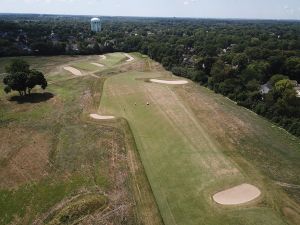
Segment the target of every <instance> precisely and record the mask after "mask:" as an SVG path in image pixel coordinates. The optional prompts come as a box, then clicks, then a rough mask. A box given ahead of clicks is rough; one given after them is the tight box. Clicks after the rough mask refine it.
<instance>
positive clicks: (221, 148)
mask: <svg viewBox="0 0 300 225" xmlns="http://www.w3.org/2000/svg"><path fill="white" fill-rule="evenodd" d="M144 60H145V64H148V65H149V67H148V69H147V70H144V71H137V70H136V71H131V72H126V73H122V74H120V75H116V76H113V77H111V78H109V79H108V80H107V81H106V82H105V85H104V92H103V97H102V100H101V105H100V109H99V112H100V113H103V114H105V115H114V116H118V117H124V118H126V119H127V120H128V122H129V125H130V127H131V130H132V132H133V135H134V138H135V141H136V144H137V148H138V150H139V152H140V155H141V159H142V162H143V165H144V167H145V170H146V173H147V176H148V179H149V181H150V184H151V187H152V190H153V192H154V195H155V197H156V201H157V203H158V206H159V209H160V212H161V215H162V217H163V220H164V223H165V224H167V225H169V224H182V225H190V224H195V225H198V224H287V221H292V222H297V221H298V222H299V220H298V219H299V217H298V216H299V214H298V215H297V213H299V205H297V203H295V201H293V200H292V199H290V198H289V197H288V196H286V194H285V193H284V192H283V191H282V189H281V188H279V187H277V186H276V184H274V183H272V182H271V180H270V178H272V179H273V177H271V176H268V175H269V174H267V173H264V174H263V172H265V171H263V168H264V166H265V165H273V164H276V163H278V162H279V161H277V160H276V159H275V161H272V162H265V165H255V166H257V167H255V166H253V164H256V163H257V161H255V162H253V161H251V159H250V157H251V156H249V155H248V156H247V155H243V151H242V150H239V149H238V147H239V146H238V145H233V144H232V145H231V146H229V145H224V144H223V142H224V141H223V140H222V138H227V135H226V133H227V132H232V134H233V131H230V129H231V126H233V129H234V128H235V127H237V128H239V129H243V127H242V126H238V125H239V124H237V125H236V124H226V125H225V127H222V126H220V127H218V123H220V124H221V121H222V118H218V117H217V115H216V111H214V108H221V111H222V114H224V113H225V112H226V110H229V109H230V108H234V110H236V111H238V112H241V113H242V115H244V116H245V114H246V116H245V117H244V119H245V121H243V120H241V118H238V116H237V115H236V114H233V119H239V120H240V123H249V121H247V118H248V117H249V118H252V117H251V116H252V115H251V114H252V113H251V112H248V111H246V110H244V109H243V108H240V107H237V106H236V105H234V104H233V103H231V102H230V103H228V102H229V101H228V100H227V99H225V98H223V97H218V99H222V100H220V102H218V101H216V100H215V98H216V96H217V95H215V94H213V93H211V92H208V91H206V90H203V89H200V88H199V87H198V89H199V90H198V92H197V91H196V90H195V89H193V91H194V92H195V93H197V94H198V96H197V97H198V98H200V99H201V98H207V99H208V100H203V101H204V102H203V103H204V105H201V104H199V105H197V104H194V105H193V104H191V102H192V100H193V97H194V96H190V95H189V93H188V92H185V90H187V89H188V88H195V87H194V84H188V85H186V86H170V85H164V84H154V83H150V82H145V81H147V79H149V78H158V77H166V78H170V75H169V74H167V73H166V72H165V71H164V70H163V69H158V68H152V66H151V64H152V62H151V61H148V60H147V59H144ZM145 71H148V72H145ZM202 92H204V93H202ZM147 102H149V103H150V104H149V105H147V104H146V103H147ZM208 102H209V103H210V104H208ZM223 102H225V104H224V103H223ZM192 106H193V107H192ZM196 110H198V111H196ZM208 112H209V113H208ZM222 114H220V115H222ZM203 116H206V117H203ZM226 116H228V114H226ZM256 120H257V121H256V123H255V124H254V126H257V127H258V128H256V129H254V130H252V131H251V132H253V133H255V132H256V131H257V130H258V129H261V132H265V131H267V130H265V129H264V128H262V126H267V127H268V126H271V125H270V124H268V123H266V122H264V120H262V119H261V118H256ZM206 121H210V123H211V125H213V126H212V127H208V126H207V123H208V122H206ZM213 121H214V122H213ZM227 122H229V121H227ZM261 123H264V124H263V125H262V124H261ZM226 126H227V127H226ZM244 129H245V128H244ZM266 129H268V128H266ZM214 132H216V134H214ZM241 132H244V131H243V130H241ZM221 134H222V135H223V136H221V137H220V135H221ZM268 135H270V136H272V135H275V134H274V133H273V132H269V133H268ZM281 135H282V136H281V137H280V139H281V140H282V139H284V138H285V134H284V132H283V131H281ZM274 137H276V138H277V139H276V140H274V141H275V142H277V141H278V142H280V139H278V137H277V136H274ZM236 138H241V140H244V141H247V140H246V139H245V138H246V136H244V137H241V136H237V137H236ZM250 141H251V142H250ZM261 141H262V142H264V140H261ZM252 143H253V142H252V140H251V139H250V140H249V145H250V144H252ZM259 145H261V146H264V145H266V143H261V144H260V143H256V144H255V145H254V146H253V149H255V148H256V147H258V146H259ZM286 145H287V149H288V150H287V151H288V153H286V154H283V155H282V157H285V158H286V159H287V158H289V155H293V156H294V157H296V158H297V159H299V155H300V151H299V140H298V139H294V140H289V142H288V143H286ZM269 147H270V146H269ZM271 150H272V149H270V151H271ZM237 151H240V152H239V153H237ZM274 151H275V152H274V154H277V149H276V148H275V150H274ZM231 152H234V153H235V154H234V157H230V154H227V153H231ZM256 153H257V154H264V153H263V150H262V153H259V152H256ZM232 154H233V153H232ZM250 155H251V154H250ZM243 157H245V159H244V158H243ZM278 159H279V158H278ZM266 160H267V159H266ZM245 162H247V163H248V164H246V163H245ZM294 162H296V161H291V164H290V167H291V168H290V170H289V172H290V173H291V176H293V178H294V179H293V182H295V183H299V177H297V172H298V171H299V165H297V164H296V163H294ZM298 162H299V161H298ZM251 163H253V164H251ZM249 164H250V165H249ZM248 167H251V169H249V168H248ZM244 182H247V183H251V184H254V185H256V186H257V187H259V188H260V189H261V191H262V193H263V195H262V197H261V198H260V199H259V200H258V201H256V202H252V203H250V204H249V205H248V206H246V207H245V206H240V207H238V206H236V207H229V208H228V207H227V208H226V207H222V206H220V205H217V204H216V203H214V202H213V201H212V199H211V196H212V194H213V193H215V192H217V191H220V190H224V189H226V188H228V187H231V186H234V185H238V184H241V183H244ZM279 196H280V198H279V199H278V197H279ZM286 208H288V209H289V210H290V211H291V212H292V213H290V215H287V214H288V213H285V212H284V210H285V209H286ZM291 214H292V215H291ZM284 215H285V216H286V217H285V216H284ZM287 217H288V218H287Z"/></svg>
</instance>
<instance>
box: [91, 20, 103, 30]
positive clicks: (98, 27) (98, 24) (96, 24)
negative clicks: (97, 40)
mask: <svg viewBox="0 0 300 225" xmlns="http://www.w3.org/2000/svg"><path fill="white" fill-rule="evenodd" d="M91 30H92V31H94V32H100V31H101V21H100V19H99V18H93V19H91Z"/></svg>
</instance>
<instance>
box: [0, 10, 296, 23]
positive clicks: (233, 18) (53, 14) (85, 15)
mask: <svg viewBox="0 0 300 225" xmlns="http://www.w3.org/2000/svg"><path fill="white" fill-rule="evenodd" d="M4 14H6V15H45V16H82V17H93V16H96V17H128V18H149V19H151V18H153V19H155V18H161V19H168V18H169V19H203V20H259V21H294V22H300V19H275V18H239V17H232V18H229V17H224V18H222V17H219V18H218V17H185V16H116V15H114V16H113V15H97V14H56V13H35V12H34V13H19V12H0V15H4Z"/></svg>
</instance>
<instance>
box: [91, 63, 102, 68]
mask: <svg viewBox="0 0 300 225" xmlns="http://www.w3.org/2000/svg"><path fill="white" fill-rule="evenodd" d="M91 64H92V65H94V66H98V67H104V65H102V64H100V63H91Z"/></svg>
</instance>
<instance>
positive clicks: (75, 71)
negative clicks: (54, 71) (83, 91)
mask: <svg viewBox="0 0 300 225" xmlns="http://www.w3.org/2000/svg"><path fill="white" fill-rule="evenodd" d="M64 70H67V71H69V72H70V73H72V74H73V75H76V76H82V73H81V72H80V71H79V70H78V69H75V68H74V67H71V66H67V67H64Z"/></svg>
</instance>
